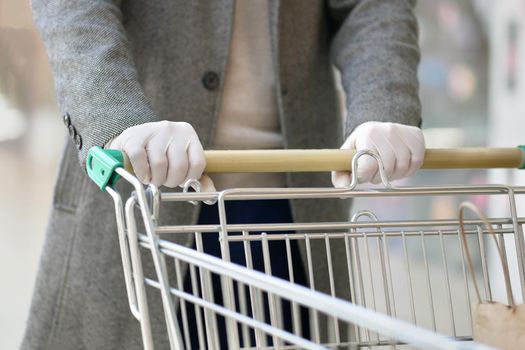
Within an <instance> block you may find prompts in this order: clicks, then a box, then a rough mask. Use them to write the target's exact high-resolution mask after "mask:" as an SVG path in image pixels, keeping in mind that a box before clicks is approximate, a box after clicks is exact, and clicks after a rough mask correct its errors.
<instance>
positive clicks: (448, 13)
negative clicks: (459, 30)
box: [437, 1, 460, 30]
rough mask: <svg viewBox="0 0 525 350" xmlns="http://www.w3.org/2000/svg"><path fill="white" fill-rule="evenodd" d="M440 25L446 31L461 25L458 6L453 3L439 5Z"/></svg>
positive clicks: (447, 2)
mask: <svg viewBox="0 0 525 350" xmlns="http://www.w3.org/2000/svg"><path fill="white" fill-rule="evenodd" d="M437 11H438V18H439V21H440V25H441V27H443V28H446V29H452V30H453V29H454V28H456V27H457V26H458V25H459V23H460V12H459V8H458V5H457V4H455V3H454V2H451V1H446V2H442V3H439V4H438V6H437Z"/></svg>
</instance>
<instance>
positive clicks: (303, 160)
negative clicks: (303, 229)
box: [205, 146, 524, 173]
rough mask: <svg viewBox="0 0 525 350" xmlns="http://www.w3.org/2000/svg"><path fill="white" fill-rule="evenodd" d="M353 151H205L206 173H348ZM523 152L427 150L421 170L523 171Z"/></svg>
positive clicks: (460, 149)
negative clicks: (335, 171) (514, 169)
mask: <svg viewBox="0 0 525 350" xmlns="http://www.w3.org/2000/svg"><path fill="white" fill-rule="evenodd" d="M355 152H356V151H355V150H339V149H337V150H332V149H320V150H239V151H237V150H228V151H222V150H221V151H219V150H213V151H205V155H206V164H207V165H206V172H207V173H244V172H246V173H258V172H326V171H331V170H350V169H351V160H352V157H353V156H354V154H355ZM523 163H524V149H523V148H522V147H521V146H520V147H515V148H450V149H448V148H447V149H439V148H435V149H427V150H426V152H425V160H424V162H423V167H422V168H423V169H473V168H485V169H488V168H522V167H523V166H524V164H523Z"/></svg>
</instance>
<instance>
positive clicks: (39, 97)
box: [0, 0, 525, 349]
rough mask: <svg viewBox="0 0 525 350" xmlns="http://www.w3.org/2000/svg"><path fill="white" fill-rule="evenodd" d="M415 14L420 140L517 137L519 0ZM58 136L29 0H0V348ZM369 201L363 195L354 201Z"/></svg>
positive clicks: (6, 341) (455, 177)
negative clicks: (419, 49)
mask: <svg viewBox="0 0 525 350" xmlns="http://www.w3.org/2000/svg"><path fill="white" fill-rule="evenodd" d="M417 15H418V17H419V21H420V39H421V47H422V61H421V66H420V71H419V77H420V81H421V98H422V103H423V120H424V122H423V127H424V129H425V134H426V140H427V145H428V146H429V147H459V146H485V145H487V146H515V145H518V144H520V143H525V142H524V141H523V139H524V138H523V136H522V133H521V130H525V128H524V127H525V118H524V117H523V114H524V113H525V90H524V86H523V84H524V82H525V80H524V77H525V70H524V69H523V67H524V65H523V63H524V62H525V56H524V54H525V51H524V50H525V45H524V44H525V36H524V32H523V27H524V24H525V21H524V19H525V1H522V0H504V1H489V0H486V1H475V0H456V1H452V0H420V1H419V2H418V7H417ZM63 140H64V128H63V126H62V125H61V120H60V114H59V112H58V110H57V106H56V102H55V99H54V89H53V81H52V76H51V73H50V69H49V65H48V63H47V59H46V54H45V51H44V49H43V46H42V43H41V42H40V40H39V37H38V34H37V33H36V31H35V29H34V26H33V24H32V19H31V14H30V8H29V4H28V1H20V0H0V164H1V165H0V169H2V171H0V183H1V184H2V186H1V189H0V223H1V226H0V242H1V243H0V280H1V281H2V282H0V349H15V348H17V347H18V344H19V342H20V340H21V337H22V334H23V330H24V325H25V319H26V316H27V312H28V308H29V302H30V298H31V293H32V287H33V281H34V278H35V273H36V270H37V266H38V258H39V254H40V250H41V247H42V243H43V237H44V231H45V226H46V220H47V217H48V214H49V209H50V204H51V196H52V190H53V182H54V176H55V173H56V166H57V161H58V157H59V152H60V149H61V145H62V142H63ZM523 180H525V179H524V175H521V174H518V173H517V172H516V171H513V170H501V171H491V172H485V171H433V172H428V171H423V172H421V173H420V174H418V175H417V176H416V177H415V178H414V179H411V180H410V181H405V182H403V185H409V184H429V185H433V184H451V183H455V184H460V183H461V184H464V183H475V184H483V183H487V182H498V183H508V184H513V183H521V184H523V183H524V182H525V181H523ZM398 201H399V199H398ZM392 204H395V208H396V209H395V210H393V209H392V208H393V206H390V205H389V206H385V205H383V206H377V205H376V207H375V208H373V209H374V210H375V211H376V214H378V215H383V216H386V217H387V218H388V217H395V216H396V215H405V214H407V213H408V212H409V213H410V215H412V216H424V217H430V218H442V217H447V216H450V215H454V211H455V210H456V207H457V200H456V199H454V198H448V197H436V198H433V199H431V200H430V202H428V203H426V204H425V205H411V203H404V202H396V203H392ZM478 204H480V205H481V206H482V207H484V209H488V210H493V211H495V210H497V208H492V209H491V208H487V203H484V202H483V201H482V200H481V201H480V203H478ZM374 205H375V204H372V203H367V202H366V201H365V200H363V201H360V202H358V203H356V208H360V207H362V208H365V207H366V208H370V207H371V206H372V207H373V206H374Z"/></svg>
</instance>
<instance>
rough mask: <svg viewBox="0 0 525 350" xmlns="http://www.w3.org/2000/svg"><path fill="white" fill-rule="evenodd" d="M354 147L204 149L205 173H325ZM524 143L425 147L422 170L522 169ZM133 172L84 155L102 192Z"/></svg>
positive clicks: (107, 156)
mask: <svg viewBox="0 0 525 350" xmlns="http://www.w3.org/2000/svg"><path fill="white" fill-rule="evenodd" d="M355 152H356V151H355V150H339V149H337V150H333V149H320V150H243V151H205V156H206V170H205V171H206V172H207V173H269V172H328V171H332V170H351V168H352V157H353V156H354V154H355ZM524 152H525V146H519V147H516V148H456V149H453V148H450V149H438V148H436V149H427V150H426V151H425V159H424V162H423V169H473V168H483V169H489V168H520V169H525V164H524V163H525V162H524V160H525V157H524ZM122 167H125V168H126V169H127V170H129V171H133V169H132V168H131V165H130V163H129V160H127V157H126V156H125V154H124V153H123V152H121V151H118V150H113V149H103V148H101V147H99V146H95V147H93V148H91V149H90V150H89V152H88V156H87V158H86V170H87V172H88V175H89V177H90V178H91V179H92V180H93V181H94V182H95V183H96V184H97V185H98V186H99V187H100V189H101V190H102V191H105V188H106V186H107V185H108V184H109V185H111V184H114V183H115V182H116V181H117V180H118V175H117V173H116V169H117V168H122Z"/></svg>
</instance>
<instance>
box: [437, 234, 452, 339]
mask: <svg viewBox="0 0 525 350" xmlns="http://www.w3.org/2000/svg"><path fill="white" fill-rule="evenodd" d="M439 238H440V243H441V259H442V262H443V273H444V274H445V281H446V285H445V286H446V289H447V299H448V308H449V312H450V313H449V316H450V327H452V334H454V336H456V323H455V320H454V307H453V305H452V293H451V291H450V278H449V275H448V265H447V252H446V249H445V241H444V239H443V235H440V236H439Z"/></svg>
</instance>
